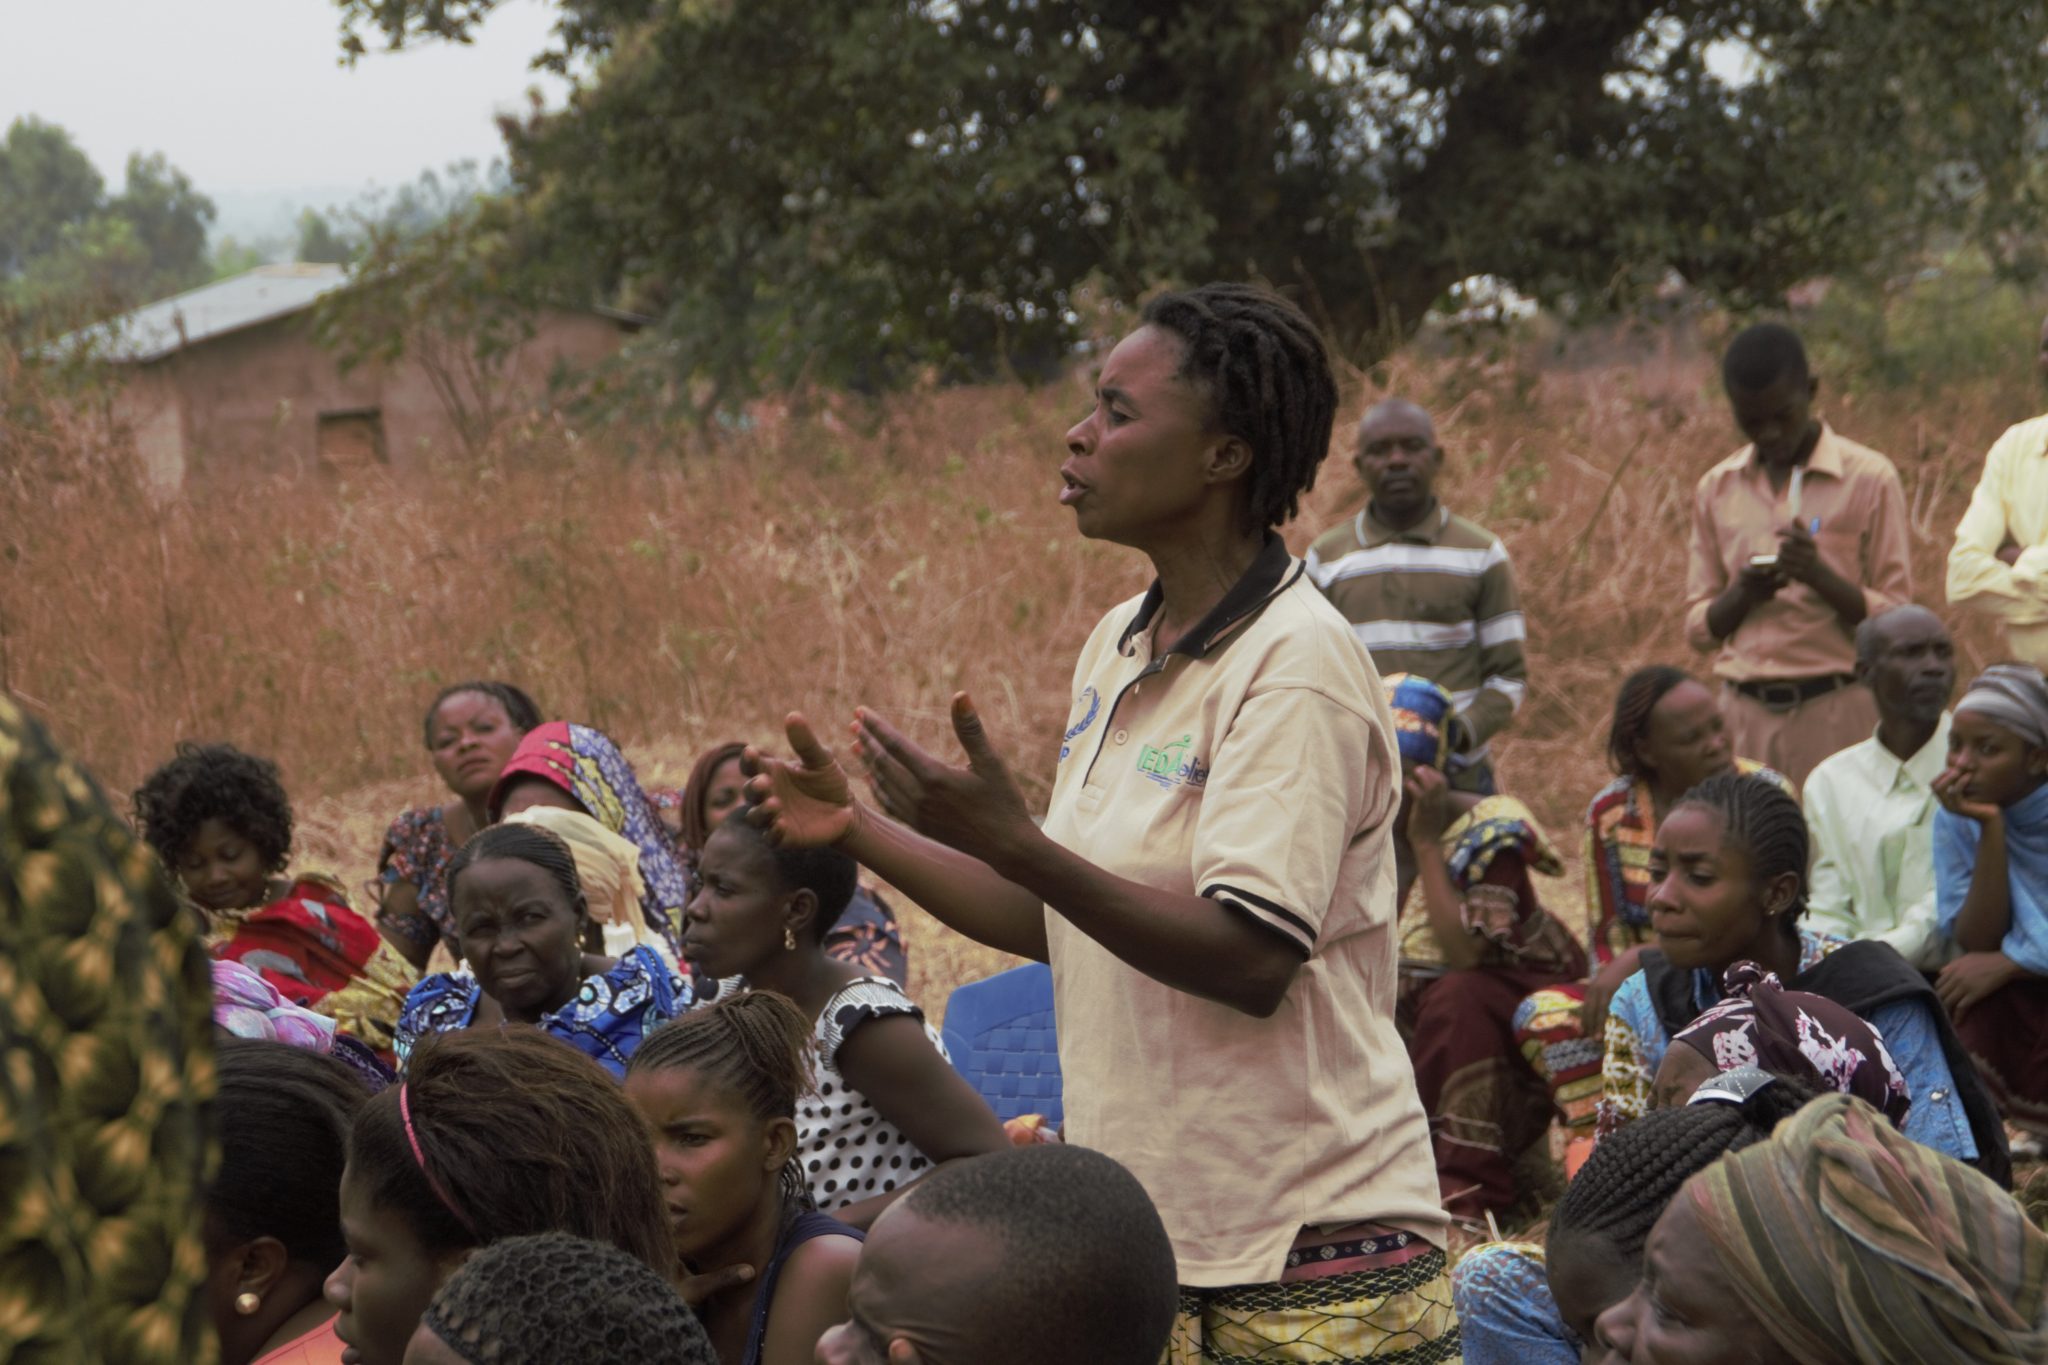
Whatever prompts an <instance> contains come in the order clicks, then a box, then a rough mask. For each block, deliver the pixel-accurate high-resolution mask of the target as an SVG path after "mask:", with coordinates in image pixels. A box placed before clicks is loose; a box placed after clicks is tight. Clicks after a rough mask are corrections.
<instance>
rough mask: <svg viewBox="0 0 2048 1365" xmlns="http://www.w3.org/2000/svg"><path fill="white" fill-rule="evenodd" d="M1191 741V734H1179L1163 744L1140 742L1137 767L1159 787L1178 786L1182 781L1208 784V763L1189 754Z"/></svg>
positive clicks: (1188, 783)
mask: <svg viewBox="0 0 2048 1365" xmlns="http://www.w3.org/2000/svg"><path fill="white" fill-rule="evenodd" d="M1194 742H1195V741H1194V736H1192V735H1182V736H1181V737H1180V738H1179V739H1177V740H1175V741H1173V743H1171V744H1169V745H1167V746H1166V747H1164V748H1155V747H1154V746H1152V745H1150V744H1143V745H1140V746H1139V747H1138V771H1139V772H1141V773H1143V774H1145V776H1146V777H1147V778H1149V779H1151V780H1152V781H1154V782H1157V783H1158V784H1159V785H1160V786H1162V787H1178V786H1180V785H1181V784H1183V783H1186V784H1187V785H1188V786H1190V787H1200V786H1205V785H1207V783H1208V781H1209V765H1208V764H1206V763H1204V762H1202V760H1201V759H1199V758H1189V757H1188V747H1189V746H1190V745H1192V744H1193V743H1194Z"/></svg>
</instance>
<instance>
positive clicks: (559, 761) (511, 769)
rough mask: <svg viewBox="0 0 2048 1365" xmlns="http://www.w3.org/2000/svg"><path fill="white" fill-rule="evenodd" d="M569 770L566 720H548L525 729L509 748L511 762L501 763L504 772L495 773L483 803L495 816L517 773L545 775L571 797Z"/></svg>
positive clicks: (500, 808)
mask: <svg viewBox="0 0 2048 1365" xmlns="http://www.w3.org/2000/svg"><path fill="white" fill-rule="evenodd" d="M573 773H574V767H573V759H572V757H571V755H570V748H569V722H568V721H566V720H551V721H549V722H548V723H547V724H546V725H542V726H538V727H536V728H535V729H532V730H528V731H527V732H526V734H525V735H524V736H522V737H521V739H520V741H519V747H518V748H517V749H516V750H514V751H513V754H512V761H511V762H509V763H507V764H506V765H505V771H503V772H501V773H499V774H498V780H497V782H496V783H495V784H494V785H493V786H492V787H491V795H490V800H489V801H488V803H487V809H489V811H490V813H491V818H492V819H494V820H495V819H497V817H498V813H499V812H500V811H502V810H503V809H504V808H505V793H506V792H508V791H510V790H511V789H512V784H513V782H515V781H517V780H518V779H519V778H520V777H521V776H525V775H531V776H534V777H540V778H545V779H547V780H548V781H549V782H552V783H553V784H554V785H555V786H557V787H560V788H561V789H562V791H563V792H564V793H566V794H567V795H569V796H571V797H574V796H575V795H576V787H575V785H574V782H573V781H572V776H573Z"/></svg>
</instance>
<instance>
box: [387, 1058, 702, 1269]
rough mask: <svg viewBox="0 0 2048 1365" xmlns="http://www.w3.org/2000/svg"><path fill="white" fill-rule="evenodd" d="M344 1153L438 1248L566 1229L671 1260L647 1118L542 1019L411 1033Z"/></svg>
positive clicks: (432, 1248)
mask: <svg viewBox="0 0 2048 1365" xmlns="http://www.w3.org/2000/svg"><path fill="white" fill-rule="evenodd" d="M401 1105H403V1108H401ZM407 1113H410V1115H411V1118H412V1130H411V1133H410V1135H408V1133H407V1131H406V1121H405V1115H406V1114H407ZM415 1142H417V1151H418V1154H417V1155H415V1154H414V1151H415V1148H414V1144H415ZM348 1164H349V1171H350V1176H351V1178H352V1179H354V1180H356V1181H358V1182H359V1183H360V1184H361V1185H362V1186H363V1188H364V1189H366V1190H367V1191H368V1193H369V1198H370V1202H371V1203H372V1204H373V1205H375V1206H376V1207H377V1208H379V1209H384V1210H389V1211H390V1212H392V1213H394V1214H396V1215H397V1216H398V1217H400V1218H402V1219H403V1220H404V1221H405V1223H406V1225H407V1227H408V1228H409V1229H410V1230H411V1232H412V1234H413V1236H414V1237H415V1238H417V1239H418V1240H419V1242H420V1244H421V1246H423V1247H424V1248H426V1250H427V1251H428V1252H430V1253H433V1254H436V1255H439V1254H444V1253H447V1252H452V1251H460V1250H463V1249H465V1248H468V1247H476V1246H487V1245H489V1244H490V1243H492V1242H495V1241H497V1240H498V1239H500V1238H502V1237H520V1236H525V1235H527V1234H530V1233H539V1232H567V1233H573V1234H574V1235H576V1236H578V1237H587V1238H589V1239H591V1240H592V1241H597V1242H607V1243H609V1244H611V1245H612V1246H615V1247H617V1248H619V1250H621V1251H624V1252H626V1253H627V1254H629V1255H632V1256H635V1257H638V1258H639V1259H640V1261H642V1262H643V1263H644V1264H646V1265H647V1266H649V1267H650V1268H652V1269H653V1270H655V1271H657V1272H658V1273H660V1274H661V1275H663V1276H666V1275H668V1274H669V1273H670V1272H672V1271H673V1270H674V1269H675V1264H676V1255H675V1245H674V1240H673V1238H672V1237H671V1235H670V1232H669V1225H668V1218H667V1216H666V1214H665V1213H664V1211H663V1206H662V1195H661V1178H660V1176H659V1175H658V1173H657V1172H656V1168H655V1164H654V1144H653V1141H652V1139H651V1137H650V1136H649V1134H648V1131H647V1124H646V1122H645V1120H643V1119H642V1118H641V1117H640V1112H639V1111H638V1110H637V1109H635V1108H634V1107H633V1106H632V1104H630V1103H629V1102H628V1101H627V1099H626V1096H625V1093H624V1092H623V1091H621V1090H620V1089H619V1085H618V1082H617V1081H614V1080H613V1079H612V1078H611V1076H610V1075H609V1074H607V1073H606V1071H605V1069H604V1068H603V1067H602V1066H600V1065H598V1063H597V1062H596V1061H595V1060H593V1059H592V1058H590V1057H586V1056H584V1055H583V1054H582V1053H581V1052H578V1051H577V1050H576V1049H575V1048H572V1047H568V1046H565V1045H564V1044H563V1043H562V1042H561V1040H560V1039H557V1038H552V1037H550V1036H548V1035H547V1034H545V1033H542V1032H541V1031H540V1030H538V1029H533V1028H527V1027H522V1026H507V1027H506V1028H505V1029H504V1031H503V1032H499V1031H496V1030H490V1031H477V1030H471V1029H463V1030H459V1031H456V1032H452V1033H439V1034H433V1035H430V1036H429V1037H426V1038H423V1039H421V1040H420V1043H419V1045H418V1046H417V1047H416V1048H414V1050H413V1052H412V1056H411V1057H410V1059H409V1060H408V1062H407V1066H406V1073H405V1080H404V1083H403V1084H402V1085H395V1086H392V1087H391V1088H390V1089H388V1090H386V1091H384V1092H383V1093H382V1094H381V1095H378V1096H376V1097H375V1098H373V1099H371V1100H370V1101H369V1102H368V1103H366V1104H365V1105H364V1106H363V1107H362V1109H361V1110H360V1111H358V1113H357V1114H356V1119H355V1124H354V1126H353V1127H352V1128H351V1129H350V1130H349V1138H348ZM428 1172H431V1173H432V1178H431V1179H429V1178H428V1174H427V1173H428ZM437 1187H438V1189H437Z"/></svg>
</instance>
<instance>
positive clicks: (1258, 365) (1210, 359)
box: [1140, 284, 1337, 531]
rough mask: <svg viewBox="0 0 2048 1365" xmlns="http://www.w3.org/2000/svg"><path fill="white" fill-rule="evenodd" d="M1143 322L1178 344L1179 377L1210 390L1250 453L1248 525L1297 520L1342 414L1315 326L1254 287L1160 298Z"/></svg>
mask: <svg viewBox="0 0 2048 1365" xmlns="http://www.w3.org/2000/svg"><path fill="white" fill-rule="evenodd" d="M1140 316H1141V320H1142V321H1143V322H1144V323H1146V324H1147V325H1149V326H1153V327H1159V328H1163V329H1164V330H1166V331H1168V332H1171V333H1173V334H1174V335H1175V336H1177V337H1179V338H1180V340H1181V345H1182V347H1183V355H1182V357H1181V363H1180V372H1179V377H1180V378H1182V379H1185V380H1189V381H1192V382H1194V383H1197V384H1199V385H1201V386H1202V387H1203V388H1204V389H1205V390H1206V391H1207V393H1208V397H1209V406H1210V411H1211V420H1212V422H1213V424H1214V426H1215V427H1216V428H1217V429H1219V430H1221V431H1223V432H1224V433H1226V434H1227V435H1231V436H1235V437H1237V438H1238V439H1239V440H1241V441H1243V442H1244V443H1245V444H1246V445H1248V446H1250V447H1251V452H1252V462H1251V472H1250V474H1249V475H1248V476H1247V479H1246V487H1247V497H1246V500H1245V504H1244V527H1245V529H1246V530H1248V531H1256V530H1264V529H1266V528H1268V527H1273V526H1278V525H1280V524H1281V523H1282V522H1284V521H1287V520H1288V519H1289V518H1291V517H1293V516H1294V514H1295V512H1296V511H1297V510H1298V508H1299V507H1300V505H1301V495H1302V494H1304V493H1306V492H1308V491H1309V490H1310V489H1311V488H1314V487H1315V483H1316V469H1317V467H1318V466H1320V465H1321V464H1322V462H1323V460H1324V458H1325V457H1327V456H1328V455H1329V453H1330V430H1331V424H1332V423H1333V422H1334V421H1335V420H1336V415H1337V381H1336V379H1335V378H1334V377H1332V375H1331V373H1330V357H1329V352H1328V351H1327V350H1326V349H1325V348H1324V346H1323V339H1322V337H1321V335H1320V334H1318V333H1317V331H1316V329H1315V325H1314V324H1313V323H1311V322H1310V321H1309V320H1308V317H1307V315H1306V314H1304V313H1303V312H1302V311H1301V309H1299V308H1297V307H1295V306H1294V305H1293V304H1292V303H1290V302H1288V301H1287V300H1286V299H1284V298H1282V297H1281V296H1280V295H1278V294H1276V293H1274V292H1273V291H1272V290H1270V289H1262V288H1259V287H1258V286H1256V285H1249V284H1205V285H1203V286H1202V287H1201V288H1199V289H1189V290H1185V291H1182V292H1178V293H1171V294H1161V295H1160V296H1159V297H1158V298H1156V299H1153V300H1152V301H1151V302H1150V303H1148V304H1146V305H1145V310H1144V312H1143V313H1142V314H1141V315H1140Z"/></svg>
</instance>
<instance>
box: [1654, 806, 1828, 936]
mask: <svg viewBox="0 0 2048 1365" xmlns="http://www.w3.org/2000/svg"><path fill="white" fill-rule="evenodd" d="M1678 804H1679V805H1680V806H1698V807H1699V808H1701V809H1702V810H1710V811H1712V812H1714V814H1716V815H1718V816H1720V817H1721V844H1722V846H1723V847H1724V848H1737V849H1740V850H1742V853H1743V856H1744V857H1745V858H1747V859H1748V861H1749V875H1750V878H1751V879H1752V880H1753V881H1755V882H1756V883H1758V884H1759V885H1761V884H1762V883H1764V882H1769V881H1773V880H1775V879H1776V878H1778V877H1781V876H1783V875H1785V874H1786V873H1788V872H1789V873H1791V874H1792V875H1793V876H1795V877H1797V878H1798V881H1797V883H1796V884H1795V885H1794V887H1793V891H1792V909H1791V916H1792V918H1794V919H1796V918H1798V917H1799V916H1800V915H1802V914H1804V913H1805V912H1806V860H1807V855H1808V851H1809V849H1810V847H1811V845H1810V842H1809V839H1808V835H1807V832H1806V815H1805V813H1804V812H1802V811H1801V810H1800V809H1799V803H1798V802H1797V801H1795V800H1793V799H1792V796H1791V794H1790V793H1788V792H1787V791H1786V790H1785V789H1784V788H1783V787H1780V786H1779V785H1778V784H1777V783H1775V782H1769V781H1766V780H1765V779H1763V778H1761V777H1748V776H1743V775H1741V774H1739V773H1721V774H1718V775H1717V776H1714V777H1710V778H1708V779H1707V780H1706V781H1704V782H1702V783H1700V784H1699V785H1698V786H1697V787H1694V788H1693V789H1692V790H1691V791H1689V792H1687V793H1686V794H1685V795H1684V796H1683V797H1681V798H1679V802H1678Z"/></svg>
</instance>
